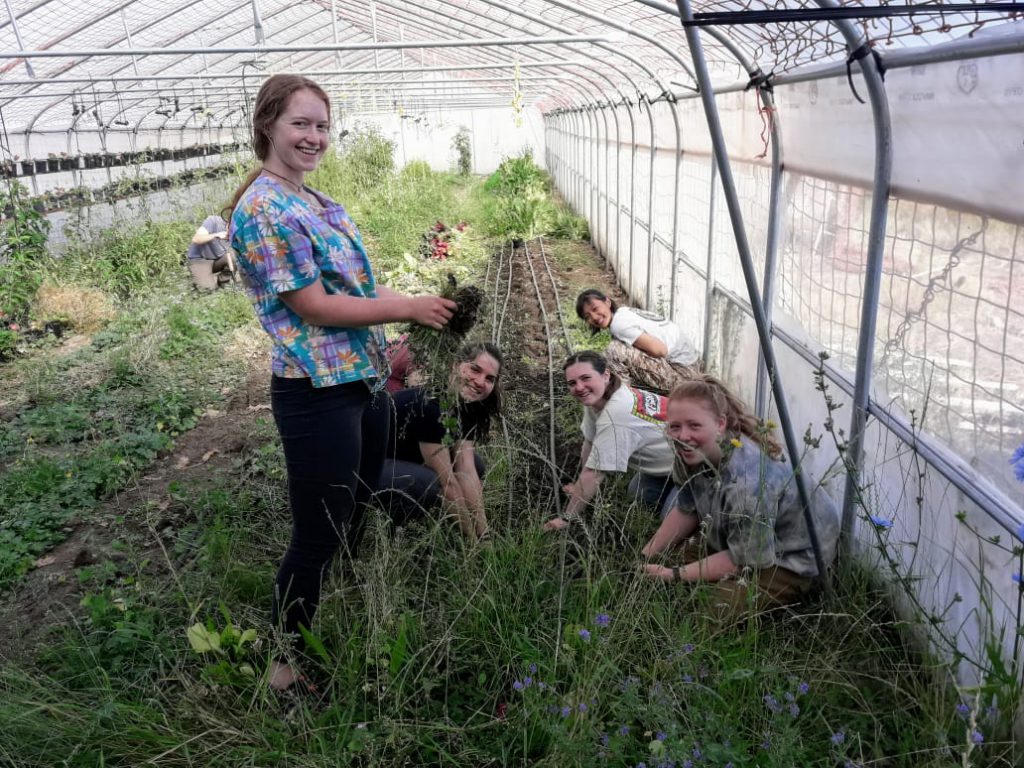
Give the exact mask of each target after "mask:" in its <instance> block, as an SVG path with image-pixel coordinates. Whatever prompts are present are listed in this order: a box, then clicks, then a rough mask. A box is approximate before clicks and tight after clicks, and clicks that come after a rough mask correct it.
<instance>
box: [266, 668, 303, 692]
mask: <svg viewBox="0 0 1024 768" xmlns="http://www.w3.org/2000/svg"><path fill="white" fill-rule="evenodd" d="M267 673H268V674H267V682H268V683H269V684H270V687H271V688H272V689H273V690H275V691H284V690H286V689H288V688H291V687H292V686H293V685H294V684H295V681H296V680H298V678H299V674H298V672H296V671H295V670H294V669H293V668H292V666H291V665H290V664H285V663H283V662H280V661H272V662H270V668H269V669H268V670H267Z"/></svg>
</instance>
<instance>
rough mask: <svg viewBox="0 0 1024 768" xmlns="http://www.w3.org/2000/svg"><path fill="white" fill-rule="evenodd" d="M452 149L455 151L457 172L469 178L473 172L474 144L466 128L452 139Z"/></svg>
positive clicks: (461, 129) (460, 129)
mask: <svg viewBox="0 0 1024 768" xmlns="http://www.w3.org/2000/svg"><path fill="white" fill-rule="evenodd" d="M452 149H454V150H455V170H456V171H457V172H458V174H459V175H460V176H469V174H470V173H472V172H473V144H472V137H471V136H470V133H469V129H468V128H466V127H465V126H462V127H461V128H459V130H458V132H457V133H456V134H455V136H454V137H453V138H452Z"/></svg>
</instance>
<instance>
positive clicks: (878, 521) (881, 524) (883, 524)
mask: <svg viewBox="0 0 1024 768" xmlns="http://www.w3.org/2000/svg"><path fill="white" fill-rule="evenodd" d="M868 520H870V521H871V524H872V525H873V526H875V527H876V528H882V529H888V528H892V520H886V519H885V518H884V517H878V516H877V515H868Z"/></svg>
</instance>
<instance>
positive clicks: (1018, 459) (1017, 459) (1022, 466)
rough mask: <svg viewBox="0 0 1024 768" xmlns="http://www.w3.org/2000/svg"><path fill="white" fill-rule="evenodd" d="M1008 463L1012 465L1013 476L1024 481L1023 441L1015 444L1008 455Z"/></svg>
mask: <svg viewBox="0 0 1024 768" xmlns="http://www.w3.org/2000/svg"><path fill="white" fill-rule="evenodd" d="M1010 464H1011V465H1012V466H1013V476H1014V477H1016V478H1017V479H1018V480H1019V481H1020V482H1022V483H1024V443H1021V444H1020V445H1018V446H1017V450H1015V451H1014V452H1013V455H1012V456H1011V457H1010Z"/></svg>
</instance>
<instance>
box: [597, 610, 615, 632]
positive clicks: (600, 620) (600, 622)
mask: <svg viewBox="0 0 1024 768" xmlns="http://www.w3.org/2000/svg"><path fill="white" fill-rule="evenodd" d="M594 623H595V624H597V626H599V627H601V628H602V629H604V628H605V627H607V626H608V625H609V624H611V623H612V617H611V616H609V615H608V614H607V613H599V614H597V616H595V617H594Z"/></svg>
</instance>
